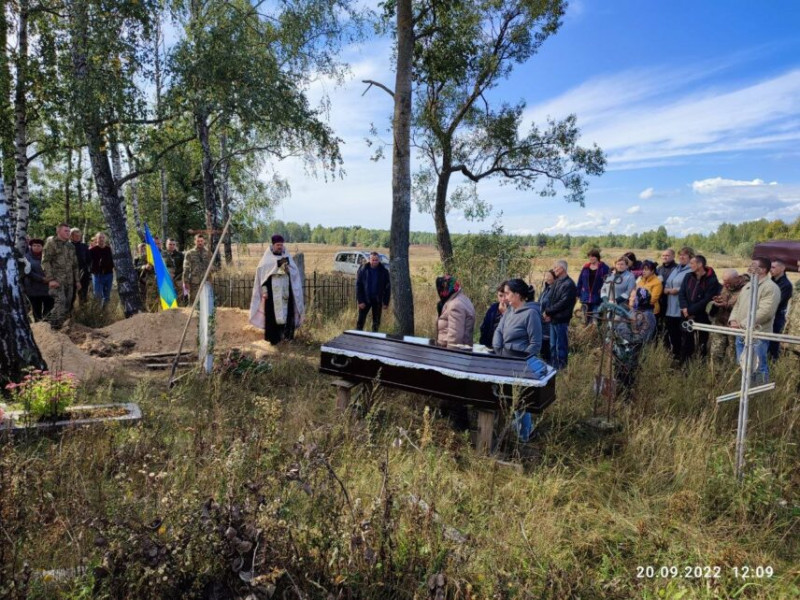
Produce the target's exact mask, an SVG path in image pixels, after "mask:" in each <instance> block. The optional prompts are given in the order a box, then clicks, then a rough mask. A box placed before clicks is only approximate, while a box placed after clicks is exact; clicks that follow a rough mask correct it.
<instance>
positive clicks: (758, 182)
mask: <svg viewBox="0 0 800 600" xmlns="http://www.w3.org/2000/svg"><path fill="white" fill-rule="evenodd" d="M773 185H778V182H777V181H772V182H770V183H765V182H764V180H763V179H753V180H752V181H742V180H739V179H723V178H722V177H711V178H709V179H701V180H700V181H694V182H692V189H693V190H694V191H695V192H697V193H698V194H714V193H717V192H719V191H720V190H721V189H724V188H731V187H737V188H738V187H763V186H773Z"/></svg>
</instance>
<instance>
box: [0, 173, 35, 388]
mask: <svg viewBox="0 0 800 600" xmlns="http://www.w3.org/2000/svg"><path fill="white" fill-rule="evenodd" d="M10 208H11V207H10V205H9V202H8V199H7V198H6V194H5V186H4V185H3V178H2V174H0V385H2V386H5V384H6V383H9V382H18V381H21V380H22V378H23V376H24V373H23V369H26V368H28V367H33V368H34V369H42V370H45V369H47V365H46V364H45V362H44V359H43V358H42V353H41V352H40V351H39V347H38V346H37V345H36V341H35V340H34V339H33V332H32V331H31V326H30V323H29V322H28V315H27V311H26V310H25V301H24V299H23V297H22V289H21V288H22V286H21V285H20V272H19V267H18V263H17V260H16V258H15V257H14V240H13V239H12V236H11V232H12V231H13V230H14V223H13V220H12V218H11V210H10Z"/></svg>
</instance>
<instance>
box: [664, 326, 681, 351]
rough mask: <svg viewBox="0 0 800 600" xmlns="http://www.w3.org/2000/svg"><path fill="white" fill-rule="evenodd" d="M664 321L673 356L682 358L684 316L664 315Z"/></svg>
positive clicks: (668, 344)
mask: <svg viewBox="0 0 800 600" xmlns="http://www.w3.org/2000/svg"><path fill="white" fill-rule="evenodd" d="M664 322H665V323H666V341H667V346H668V347H669V349H670V351H671V352H672V357H673V358H674V359H675V360H680V359H681V356H682V354H681V346H682V345H683V344H682V342H683V330H682V329H681V324H682V323H683V317H664Z"/></svg>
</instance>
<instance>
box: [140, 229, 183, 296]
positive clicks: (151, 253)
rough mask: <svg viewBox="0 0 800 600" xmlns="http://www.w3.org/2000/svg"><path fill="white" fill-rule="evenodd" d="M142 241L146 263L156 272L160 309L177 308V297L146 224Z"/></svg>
mask: <svg viewBox="0 0 800 600" xmlns="http://www.w3.org/2000/svg"><path fill="white" fill-rule="evenodd" d="M144 241H145V242H146V243H147V262H149V263H150V264H151V265H152V266H153V270H154V271H155V272H156V285H157V286H158V295H159V297H160V298H161V309H162V310H167V309H169V308H178V297H177V296H176V295H175V288H174V287H173V286H172V278H171V277H170V276H169V272H168V271H167V266H166V265H165V264H164V259H163V258H161V252H159V250H158V246H156V242H155V240H154V239H153V236H152V235H150V228H149V227H148V226H147V224H145V226H144Z"/></svg>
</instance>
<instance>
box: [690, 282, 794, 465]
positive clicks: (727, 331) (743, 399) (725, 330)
mask: <svg viewBox="0 0 800 600" xmlns="http://www.w3.org/2000/svg"><path fill="white" fill-rule="evenodd" d="M750 281H751V288H750V307H749V311H748V314H749V316H748V320H747V328H746V329H745V330H744V331H742V330H741V329H733V328H730V327H722V326H719V325H705V324H703V323H695V322H694V321H687V322H686V323H684V324H683V327H684V328H685V329H686V330H687V331H710V332H712V333H721V334H723V335H731V336H735V337H740V336H742V335H743V336H744V349H743V351H742V358H741V363H742V364H741V367H742V383H741V386H740V388H739V391H738V392H731V393H730V394H724V395H722V396H718V397H717V403H720V402H727V401H728V400H735V399H737V398H738V399H739V423H738V425H737V427H736V477H737V478H739V479H741V478H742V474H743V473H744V448H745V439H746V437H747V409H748V402H749V400H750V396H751V395H755V394H760V393H761V392H768V391H770V390H773V389H775V383H774V382H772V383H765V384H763V385H758V386H755V387H751V385H750V383H751V379H752V375H753V371H754V370H755V369H754V365H753V350H754V344H753V341H754V340H762V341H770V342H786V343H788V344H800V337H797V336H793V335H783V334H778V333H772V332H771V331H757V330H756V328H755V320H756V311H757V310H758V284H759V281H758V276H757V275H754V276H753V277H752V279H751V280H750Z"/></svg>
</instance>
